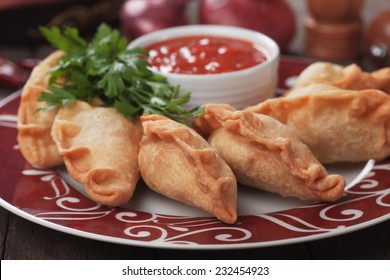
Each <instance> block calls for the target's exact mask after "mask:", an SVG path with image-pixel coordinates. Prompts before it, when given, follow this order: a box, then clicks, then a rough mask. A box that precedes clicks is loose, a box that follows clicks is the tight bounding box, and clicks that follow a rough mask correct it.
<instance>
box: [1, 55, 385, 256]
mask: <svg viewBox="0 0 390 280" xmlns="http://www.w3.org/2000/svg"><path fill="white" fill-rule="evenodd" d="M308 63H309V62H308V61H303V60H298V59H296V58H292V57H283V58H282V61H281V65H280V69H279V72H280V75H279V77H280V80H279V86H278V87H279V89H278V92H279V93H280V92H282V91H283V90H285V89H286V88H287V87H288V84H289V83H290V82H291V81H292V80H293V79H294V77H295V76H296V75H297V74H299V73H300V71H302V69H304V68H305V67H306V66H307V65H308ZM19 98H20V91H19V92H16V93H14V94H12V95H10V96H9V97H7V98H6V99H3V100H2V101H0V135H1V145H0V205H1V206H3V207H4V208H6V209H7V210H9V211H11V212H13V213H15V214H17V215H19V216H21V217H23V218H25V219H28V220H30V221H32V222H35V223H37V224H40V225H42V226H45V227H48V228H52V229H55V230H58V231H62V232H65V233H68V234H72V235H76V236H81V237H85V238H90V239H96V240H101V241H106V242H113V243H120V244H126V245H137V246H145V247H156V248H171V249H234V248H253V247H264V246H273V245H281V244H291V243H296V242H304V241H309V240H316V239H320V238H325V237H331V236H335V235H339V234H344V233H348V232H351V231H354V230H357V229H361V228H364V227H367V226H371V225H373V224H376V223H379V222H381V221H385V220H387V219H389V218H390V195H389V193H390V159H387V160H385V161H382V162H374V161H368V162H365V163H361V164H335V165H329V166H326V167H327V169H328V171H329V173H336V172H337V173H339V174H341V175H343V176H344V177H345V178H346V180H347V183H348V185H347V188H346V192H345V195H344V196H343V197H342V198H341V199H340V200H338V201H337V202H335V203H307V202H302V201H300V200H296V199H291V198H283V197H280V196H278V195H275V194H269V193H265V192H262V191H259V190H255V189H250V188H246V187H241V188H240V190H239V193H238V196H239V199H238V209H239V211H238V212H239V218H238V222H237V223H236V224H234V225H227V224H224V223H222V222H220V221H218V220H216V219H215V218H213V217H210V216H208V215H207V214H206V213H204V212H202V211H200V210H197V209H194V208H192V207H190V206H186V205H184V204H182V203H179V202H175V201H172V200H170V199H167V198H164V197H162V196H160V195H158V194H156V193H154V192H152V191H150V190H149V189H148V188H147V187H145V185H144V184H143V183H142V182H140V183H139V184H138V186H137V190H136V192H135V194H134V198H133V199H132V200H131V202H130V203H129V204H127V205H123V207H120V208H110V207H106V206H102V205H98V204H96V203H94V202H93V201H91V200H90V199H88V197H86V196H85V194H84V193H83V190H82V188H81V186H79V185H78V184H77V183H75V182H74V181H73V180H72V179H71V178H70V177H69V175H68V174H67V172H66V170H65V169H64V168H63V167H60V168H58V169H50V170H49V169H38V168H36V167H34V166H31V165H29V164H28V163H27V162H26V161H25V160H24V159H23V157H22V156H21V154H20V151H19V149H18V145H17V141H16V134H17V131H16V121H17V117H16V112H17V108H18V105H19Z"/></svg>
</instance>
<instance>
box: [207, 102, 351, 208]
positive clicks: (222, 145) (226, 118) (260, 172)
mask: <svg viewBox="0 0 390 280" xmlns="http://www.w3.org/2000/svg"><path fill="white" fill-rule="evenodd" d="M203 118H204V120H205V121H206V122H209V124H210V126H211V127H213V129H214V131H213V132H212V134H211V135H210V137H209V143H210V144H211V145H212V146H213V147H214V148H215V149H216V150H217V152H218V153H219V154H220V155H221V157H222V158H223V159H224V160H225V161H226V162H227V164H228V165H229V166H230V167H231V168H232V170H233V172H234V174H235V175H236V177H237V180H238V181H239V182H241V183H242V184H244V185H247V186H251V187H255V188H259V189H263V190H266V191H269V192H275V193H279V194H281V195H283V196H292V197H297V198H300V199H302V200H321V201H333V200H336V199H338V198H339V197H340V196H341V195H342V193H343V190H344V187H345V180H344V179H343V178H342V177H341V176H340V175H328V173H327V172H326V170H325V168H324V167H323V166H322V165H321V164H320V163H319V162H318V161H317V159H316V158H315V157H314V156H313V154H312V152H311V151H310V149H309V148H308V147H307V146H306V145H305V144H303V143H302V142H301V141H300V140H299V139H298V137H297V136H296V135H295V134H294V132H293V131H292V129H290V128H289V127H287V126H285V125H283V124H282V123H280V122H278V121H277V120H275V119H273V118H271V117H268V116H265V115H260V114H255V113H252V112H249V111H237V110H235V109H234V108H233V107H231V106H229V105H224V104H208V105H206V107H205V114H204V116H203Z"/></svg>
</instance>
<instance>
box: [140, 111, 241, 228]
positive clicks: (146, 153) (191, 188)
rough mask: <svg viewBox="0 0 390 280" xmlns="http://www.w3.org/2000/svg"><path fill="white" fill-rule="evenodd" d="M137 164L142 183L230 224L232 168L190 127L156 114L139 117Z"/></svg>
mask: <svg viewBox="0 0 390 280" xmlns="http://www.w3.org/2000/svg"><path fill="white" fill-rule="evenodd" d="M141 122H142V125H143V128H144V137H143V138H142V141H141V143H140V152H139V157H138V161H139V167H140V171H141V175H142V178H143V179H144V181H145V183H146V184H147V185H148V186H149V187H150V188H151V189H152V190H154V191H156V192H158V193H160V194H163V195H165V196H167V197H169V198H172V199H175V200H178V201H181V202H184V203H186V204H189V205H192V206H195V207H198V208H200V209H202V210H204V211H206V212H208V213H210V214H212V215H214V216H216V217H217V218H218V219H220V220H222V221H224V222H225V223H229V224H232V223H234V222H235V221H236V219H237V210H236V208H237V182H236V178H235V177H234V174H233V172H232V170H231V169H230V168H229V166H228V165H227V164H226V163H225V162H224V160H223V159H222V158H221V157H220V156H218V155H217V153H216V152H215V150H214V149H213V148H212V147H211V146H210V145H209V144H208V143H207V141H206V140H204V139H203V138H202V137H201V136H200V135H198V134H197V133H196V132H195V131H194V130H193V129H191V128H190V127H188V126H185V125H183V124H180V123H178V122H176V121H173V120H171V119H168V118H166V117H164V116H159V115H147V116H142V117H141Z"/></svg>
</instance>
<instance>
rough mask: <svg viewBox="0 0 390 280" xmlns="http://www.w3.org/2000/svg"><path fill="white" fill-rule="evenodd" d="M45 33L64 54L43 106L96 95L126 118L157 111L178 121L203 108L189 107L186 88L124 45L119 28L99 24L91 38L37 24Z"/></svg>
mask: <svg viewBox="0 0 390 280" xmlns="http://www.w3.org/2000/svg"><path fill="white" fill-rule="evenodd" d="M40 31H41V32H42V34H43V36H44V37H45V38H46V39H47V40H48V41H49V42H50V43H51V44H53V45H54V46H55V47H57V48H58V49H61V50H63V51H64V52H65V53H66V54H65V55H64V56H62V57H61V59H60V60H59V61H58V63H57V65H56V66H55V67H54V68H52V70H51V72H50V73H51V78H50V81H49V87H48V92H43V93H42V95H41V96H40V97H39V101H45V102H46V103H47V104H48V107H47V108H44V109H45V110H49V109H52V108H56V107H58V106H63V105H64V106H66V105H68V104H70V103H72V102H74V101H75V100H77V99H82V100H87V101H90V100H91V99H92V98H94V97H99V98H101V100H103V101H104V102H105V103H106V105H107V106H113V107H114V108H116V110H117V111H119V112H121V113H122V114H123V115H124V116H126V117H127V118H129V119H132V118H134V117H135V116H137V115H142V114H160V115H165V116H167V117H170V118H172V119H174V120H177V121H179V122H182V123H188V122H187V121H188V119H190V118H195V117H199V116H200V115H202V114H203V109H202V108H199V107H196V108H193V109H190V110H188V109H187V108H186V104H187V103H188V101H189V100H190V98H191V94H190V92H184V93H182V94H181V93H180V86H178V85H177V86H173V85H171V84H169V83H168V81H167V79H166V78H165V77H164V76H162V75H156V74H154V73H153V72H152V71H151V70H150V69H149V67H150V65H149V63H148V61H147V60H146V59H145V57H147V56H148V53H147V52H146V51H145V50H143V49H140V48H134V49H127V45H128V42H127V40H126V38H125V37H123V36H121V35H120V33H119V31H118V30H115V29H112V28H111V27H110V26H108V25H107V24H104V23H103V24H101V25H100V26H99V27H98V29H97V31H96V34H95V36H94V38H93V39H92V40H91V42H90V43H87V42H86V41H85V40H84V39H82V38H81V37H80V36H79V32H78V31H77V29H74V28H66V29H65V30H64V31H63V32H61V30H60V29H59V28H58V27H52V28H47V27H41V28H40Z"/></svg>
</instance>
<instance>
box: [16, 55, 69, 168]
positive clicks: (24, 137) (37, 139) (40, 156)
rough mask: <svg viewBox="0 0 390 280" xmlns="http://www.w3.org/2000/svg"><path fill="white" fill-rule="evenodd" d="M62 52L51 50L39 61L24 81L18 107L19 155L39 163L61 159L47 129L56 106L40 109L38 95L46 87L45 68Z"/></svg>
mask: <svg viewBox="0 0 390 280" xmlns="http://www.w3.org/2000/svg"><path fill="white" fill-rule="evenodd" d="M62 54H63V53H62V52H61V51H57V52H54V53H53V54H51V55H49V56H48V57H47V58H46V59H44V60H43V61H42V62H41V63H39V64H38V65H37V66H36V67H35V68H34V69H33V71H32V73H31V75H30V77H29V79H28V81H27V82H26V84H25V86H24V88H23V91H22V95H21V98H20V105H19V109H18V124H17V128H18V136H17V139H18V143H19V147H20V151H21V153H22V155H23V157H24V158H25V159H26V161H27V162H29V163H30V164H33V165H36V166H40V167H45V168H48V167H53V166H56V165H59V164H61V163H62V162H63V160H62V157H61V156H60V155H59V152H58V149H57V146H56V144H55V143H54V141H53V139H52V137H51V135H50V132H51V127H52V124H53V121H54V117H55V115H56V114H57V111H58V110H57V109H53V110H50V111H42V110H39V109H40V108H44V107H47V104H46V103H45V102H39V101H38V97H39V96H40V95H41V93H42V92H44V91H47V85H48V80H49V75H48V71H49V70H50V69H51V68H52V67H53V66H54V65H55V63H56V62H57V60H58V59H59V58H60V56H61V55H62Z"/></svg>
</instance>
